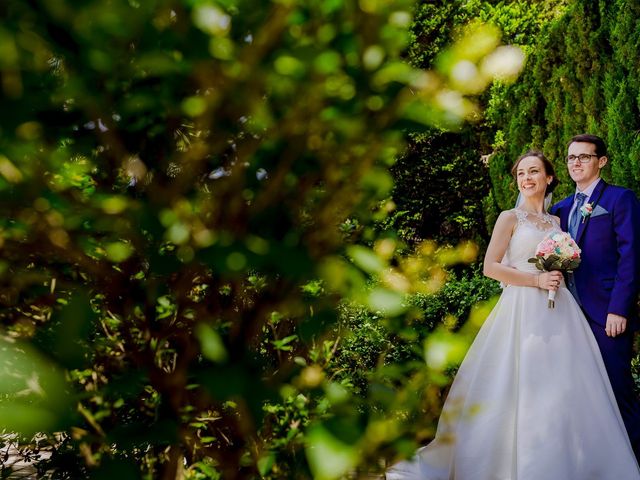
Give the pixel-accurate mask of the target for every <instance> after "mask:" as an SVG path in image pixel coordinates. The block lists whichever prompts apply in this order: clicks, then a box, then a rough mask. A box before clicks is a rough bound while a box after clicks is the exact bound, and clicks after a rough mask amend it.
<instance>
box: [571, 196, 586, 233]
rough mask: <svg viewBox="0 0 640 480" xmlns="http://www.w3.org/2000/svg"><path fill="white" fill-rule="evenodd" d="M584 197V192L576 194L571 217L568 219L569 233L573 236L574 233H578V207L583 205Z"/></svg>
mask: <svg viewBox="0 0 640 480" xmlns="http://www.w3.org/2000/svg"><path fill="white" fill-rule="evenodd" d="M586 199H587V196H586V195H585V194H584V193H577V194H576V208H575V209H574V210H573V213H572V214H571V218H570V219H569V233H570V234H571V236H572V237H573V238H576V235H577V234H578V226H579V225H580V217H581V216H582V213H581V212H580V207H582V205H584V201H585V200H586Z"/></svg>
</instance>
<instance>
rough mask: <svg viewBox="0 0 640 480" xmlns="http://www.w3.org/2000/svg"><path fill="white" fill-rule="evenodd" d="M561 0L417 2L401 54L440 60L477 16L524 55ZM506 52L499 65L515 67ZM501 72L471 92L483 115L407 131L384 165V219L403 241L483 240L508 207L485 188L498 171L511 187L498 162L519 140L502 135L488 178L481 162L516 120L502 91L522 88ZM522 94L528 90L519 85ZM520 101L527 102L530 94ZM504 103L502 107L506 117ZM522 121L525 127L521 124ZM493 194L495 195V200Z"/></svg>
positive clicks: (430, 62)
mask: <svg viewBox="0 0 640 480" xmlns="http://www.w3.org/2000/svg"><path fill="white" fill-rule="evenodd" d="M567 3H569V2H566V1H561V2H558V1H550V0H546V1H538V0H536V1H524V2H523V1H501V2H494V1H482V0H471V1H457V0H456V1H445V0H442V1H429V2H426V1H425V2H419V3H418V4H417V5H416V7H415V16H414V22H413V24H412V25H411V43H410V45H409V48H408V50H407V54H406V55H407V59H408V61H409V62H410V63H411V64H412V65H415V66H417V67H422V68H432V67H434V66H438V67H440V66H441V65H442V63H443V62H442V58H443V57H446V54H445V53H443V50H444V49H445V47H446V45H448V44H450V43H451V42H454V41H456V39H459V38H460V37H461V36H462V35H465V31H466V29H468V27H466V28H465V26H467V25H468V24H469V23H470V22H478V21H482V22H485V23H486V24H491V25H493V26H495V27H497V29H496V30H495V31H494V35H500V36H501V37H502V40H503V41H504V42H506V43H509V44H515V45H518V46H520V48H521V49H522V51H523V52H525V53H526V54H527V55H528V54H534V53H535V52H534V48H535V47H534V46H535V45H537V44H538V42H539V41H541V32H542V31H543V28H544V27H545V25H547V24H548V23H549V22H551V21H553V19H555V18H556V17H558V16H560V15H561V14H562V13H563V12H564V10H565V9H566V6H567ZM514 53H515V52H513V51H509V50H507V51H505V52H504V54H505V55H504V56H503V57H501V58H503V60H504V61H505V64H504V65H503V68H506V69H507V70H508V68H514V67H516V66H517V64H518V62H517V60H518V56H517V53H516V54H515V57H514V59H513V60H514V61H511V62H510V61H508V60H507V59H508V58H509V56H510V55H513V54H514ZM498 63H499V62H498ZM480 68H482V64H481V65H480ZM467 72H472V69H471V66H470V65H466V68H463V69H459V70H458V73H459V74H461V75H463V76H464V74H468V73H467ZM506 73H507V72H506V71H505V75H503V76H502V78H501V79H500V80H498V81H496V82H494V83H493V84H492V85H491V86H490V88H489V89H487V90H486V91H485V92H484V93H482V94H481V95H480V96H479V98H478V104H479V105H480V106H481V107H482V108H481V111H484V110H486V114H484V113H481V112H479V114H478V115H477V116H476V117H474V118H473V119H472V120H473V121H472V122H470V123H468V124H465V125H461V126H459V128H456V129H455V131H442V130H441V129H439V128H430V129H428V130H427V131H426V132H422V133H419V134H411V135H409V136H408V148H407V149H406V151H405V153H404V154H403V155H402V156H401V157H400V158H399V160H398V161H397V162H396V163H395V164H394V166H393V167H392V169H391V171H392V174H393V177H394V180H395V186H394V190H393V194H392V198H393V202H394V204H395V205H396V209H395V210H394V212H393V213H392V215H391V216H390V217H389V218H388V219H387V220H386V222H385V225H386V226H391V227H393V228H395V229H396V230H397V231H398V233H399V234H400V235H401V236H402V238H404V239H405V240H406V241H408V242H417V241H420V240H421V239H425V238H428V239H436V240H437V241H439V242H441V243H449V244H456V243H457V242H459V241H460V239H473V240H474V241H476V242H477V243H478V244H480V245H485V244H486V242H487V241H488V238H489V234H490V231H491V227H492V226H493V222H494V221H495V218H497V214H498V213H499V211H500V210H501V209H503V208H511V206H512V205H513V203H511V204H509V203H505V202H502V197H501V196H500V195H499V193H495V194H494V193H493V192H492V183H495V181H496V176H497V175H500V178H501V181H502V183H501V185H504V187H505V188H511V187H510V185H511V177H510V175H509V171H508V170H507V169H505V166H506V164H507V163H508V162H510V161H513V160H514V159H515V158H516V157H517V156H518V155H519V154H520V153H522V152H524V151H525V150H526V148H525V144H524V143H521V142H519V141H518V139H512V138H510V137H509V138H507V141H509V145H510V148H511V149H510V151H509V154H508V156H507V157H506V158H507V161H506V163H504V164H503V163H501V164H500V166H499V167H498V168H497V169H496V170H499V173H494V174H493V175H492V176H490V168H489V165H488V157H489V156H490V155H491V154H492V153H493V151H494V148H496V147H495V143H496V131H499V129H501V128H502V125H503V124H504V123H505V122H508V121H513V122H517V121H521V116H520V115H519V114H518V111H519V106H518V105H517V104H516V103H513V101H512V99H511V98H510V97H507V93H506V92H508V91H511V90H514V89H518V88H522V87H520V82H519V81H518V82H516V83H515V84H513V85H512V83H513V82H512V81H511V80H512V77H511V78H510V76H509V75H506ZM522 92H523V94H524V95H525V96H526V95H528V94H527V93H526V92H527V90H526V89H522ZM523 101H535V96H531V97H530V99H529V98H527V99H523ZM504 109H510V113H509V114H508V116H507V115H506V114H505V112H504ZM522 126H523V128H526V126H527V123H526V122H524V123H522ZM509 165H510V164H509ZM492 168H493V167H492ZM492 171H493V170H492ZM494 195H495V196H496V197H498V200H500V202H499V204H497V203H496V199H495V198H494Z"/></svg>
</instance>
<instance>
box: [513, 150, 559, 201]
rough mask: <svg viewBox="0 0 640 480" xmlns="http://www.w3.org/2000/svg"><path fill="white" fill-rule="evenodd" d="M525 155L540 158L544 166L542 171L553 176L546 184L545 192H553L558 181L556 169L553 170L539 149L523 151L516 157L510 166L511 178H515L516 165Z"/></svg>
mask: <svg viewBox="0 0 640 480" xmlns="http://www.w3.org/2000/svg"><path fill="white" fill-rule="evenodd" d="M527 157H536V158H539V159H540V161H541V162H542V166H543V167H544V173H545V174H546V175H550V176H552V177H553V180H551V183H550V184H549V185H547V189H546V191H545V193H551V192H553V191H554V190H555V188H556V186H557V185H558V183H560V182H558V179H557V178H556V171H555V170H554V168H553V165H552V164H551V162H550V161H549V160H547V157H545V156H544V154H543V153H542V152H541V151H540V150H529V151H528V152H526V153H523V154H522V155H520V156H519V157H518V159H517V160H516V161H515V163H514V164H513V167H511V175H513V178H516V176H517V173H518V165H520V162H521V161H522V160H523V159H525V158H527Z"/></svg>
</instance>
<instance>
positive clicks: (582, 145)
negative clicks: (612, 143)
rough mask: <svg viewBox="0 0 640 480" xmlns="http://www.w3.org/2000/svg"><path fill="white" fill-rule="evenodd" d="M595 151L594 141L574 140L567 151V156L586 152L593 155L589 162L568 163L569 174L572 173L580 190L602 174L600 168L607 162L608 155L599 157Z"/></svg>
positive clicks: (576, 155) (575, 155)
mask: <svg viewBox="0 0 640 480" xmlns="http://www.w3.org/2000/svg"><path fill="white" fill-rule="evenodd" d="M595 153H596V146H595V145H594V144H593V143H586V142H573V143H572V144H571V145H569V149H568V151H567V156H569V157H574V158H575V157H578V156H580V155H584V154H587V155H591V156H590V157H589V160H588V161H587V162H581V161H576V162H574V163H569V162H568V163H567V168H568V169H569V175H571V178H572V179H573V181H574V182H576V184H577V185H578V188H579V189H580V190H582V189H584V188H586V187H588V186H589V185H591V183H593V182H594V181H595V180H596V178H598V177H599V176H600V169H601V168H602V167H603V166H604V164H605V163H607V157H600V158H598V157H597V156H596V155H595Z"/></svg>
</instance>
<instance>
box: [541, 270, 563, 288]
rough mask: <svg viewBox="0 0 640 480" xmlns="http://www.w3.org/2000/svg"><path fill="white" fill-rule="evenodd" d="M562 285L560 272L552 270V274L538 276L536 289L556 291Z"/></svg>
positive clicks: (545, 273)
mask: <svg viewBox="0 0 640 480" xmlns="http://www.w3.org/2000/svg"><path fill="white" fill-rule="evenodd" d="M560 283H562V272H559V271H557V270H554V271H553V272H544V273H541V274H539V275H538V288H542V289H544V290H558V287H559V286H560Z"/></svg>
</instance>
